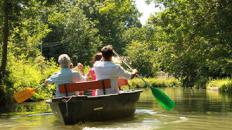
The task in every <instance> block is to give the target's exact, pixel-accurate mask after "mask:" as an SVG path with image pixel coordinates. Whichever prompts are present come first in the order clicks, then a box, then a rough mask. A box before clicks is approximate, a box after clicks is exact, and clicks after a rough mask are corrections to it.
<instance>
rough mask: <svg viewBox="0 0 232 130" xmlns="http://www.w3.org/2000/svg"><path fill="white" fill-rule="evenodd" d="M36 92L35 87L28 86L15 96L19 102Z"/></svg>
mask: <svg viewBox="0 0 232 130" xmlns="http://www.w3.org/2000/svg"><path fill="white" fill-rule="evenodd" d="M34 94H35V89H34V88H26V89H24V90H22V91H19V92H16V93H15V94H14V95H13V96H14V99H15V101H16V102H17V103H22V102H24V101H26V100H27V99H29V98H31V97H32V96H33V95H34Z"/></svg>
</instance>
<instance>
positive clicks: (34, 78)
mask: <svg viewBox="0 0 232 130" xmlns="http://www.w3.org/2000/svg"><path fill="white" fill-rule="evenodd" d="M8 71H9V77H8V80H9V82H10V84H11V86H12V89H13V91H15V92H16V91H19V90H22V89H23V88H25V87H31V88H36V87H38V86H41V85H42V84H43V82H44V81H45V79H47V78H48V77H49V76H50V75H52V73H54V72H56V71H58V66H57V65H56V63H55V62H54V61H52V60H50V61H45V60H44V58H43V57H41V56H39V57H36V58H35V59H33V58H30V59H24V58H21V59H17V58H15V57H14V56H13V55H10V56H9V66H8ZM41 87H42V86H41ZM39 90H40V89H39ZM38 93H39V95H37V97H40V98H41V97H43V98H44V97H48V96H51V95H48V94H50V93H48V92H45V93H43V92H41V91H38Z"/></svg>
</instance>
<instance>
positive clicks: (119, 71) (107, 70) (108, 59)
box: [94, 46, 137, 95]
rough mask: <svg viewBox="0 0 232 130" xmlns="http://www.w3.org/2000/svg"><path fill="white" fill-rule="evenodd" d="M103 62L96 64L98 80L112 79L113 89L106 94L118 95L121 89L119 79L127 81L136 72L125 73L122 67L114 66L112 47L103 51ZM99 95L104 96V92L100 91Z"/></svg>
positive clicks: (95, 69)
mask: <svg viewBox="0 0 232 130" xmlns="http://www.w3.org/2000/svg"><path fill="white" fill-rule="evenodd" d="M101 52H102V56H103V60H102V61H97V62H95V64H94V71H95V73H96V79H97V80H101V79H110V80H111V88H109V89H106V94H112V93H118V92H119V88H118V84H117V79H118V78H119V77H123V78H125V79H130V78H133V77H134V76H135V75H136V73H137V71H136V72H133V73H129V72H127V71H125V70H124V69H123V68H122V67H121V66H120V65H117V64H114V63H113V62H112V56H113V48H112V46H105V47H103V48H102V50H101ZM97 93H98V95H102V94H103V91H102V90H98V92H97Z"/></svg>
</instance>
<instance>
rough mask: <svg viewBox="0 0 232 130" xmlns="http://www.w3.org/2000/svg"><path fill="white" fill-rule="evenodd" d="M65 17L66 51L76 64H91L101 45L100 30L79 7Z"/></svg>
mask: <svg viewBox="0 0 232 130" xmlns="http://www.w3.org/2000/svg"><path fill="white" fill-rule="evenodd" d="M65 17H66V18H65V21H64V23H66V24H65V27H64V37H63V40H64V44H65V50H66V51H67V52H68V54H70V55H71V56H72V59H73V61H74V62H75V61H78V62H81V63H85V64H86V63H87V64H90V61H91V59H92V56H93V55H94V53H95V52H97V47H98V46H100V45H101V42H100V37H99V35H98V29H97V28H95V25H94V23H92V22H91V21H89V20H88V18H87V17H86V16H85V15H84V14H83V11H82V10H81V9H80V8H78V7H71V9H70V12H68V13H67V15H66V16H65Z"/></svg>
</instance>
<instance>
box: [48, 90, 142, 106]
mask: <svg viewBox="0 0 232 130" xmlns="http://www.w3.org/2000/svg"><path fill="white" fill-rule="evenodd" d="M141 92H143V90H140V89H136V90H129V91H123V92H120V93H116V94H106V95H97V96H88V95H72V96H63V97H56V98H52V99H49V100H47V101H46V102H47V103H54V102H60V101H62V100H63V99H70V98H75V100H88V99H98V98H104V97H111V96H120V95H126V94H133V93H141Z"/></svg>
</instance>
